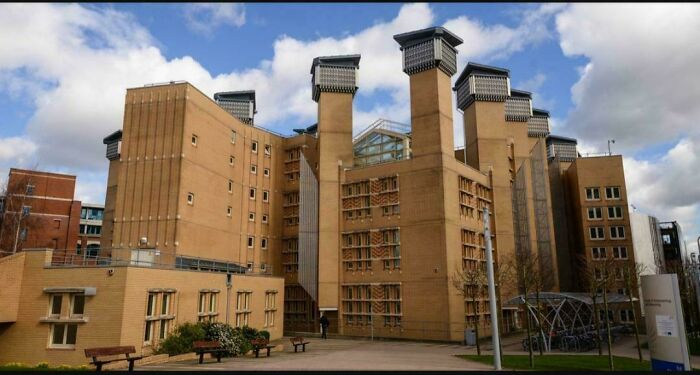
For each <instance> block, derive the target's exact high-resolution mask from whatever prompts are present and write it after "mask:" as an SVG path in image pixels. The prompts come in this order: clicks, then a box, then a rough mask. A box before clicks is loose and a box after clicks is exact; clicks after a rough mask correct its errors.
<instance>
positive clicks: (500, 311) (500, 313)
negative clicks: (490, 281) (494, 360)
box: [496, 291, 505, 363]
mask: <svg viewBox="0 0 700 375" xmlns="http://www.w3.org/2000/svg"><path fill="white" fill-rule="evenodd" d="M499 296H500V291H499V292H498V293H496V308H497V309H498V311H497V315H498V324H499V325H500V327H499V328H500V329H499V331H498V334H499V335H501V336H503V332H505V329H504V326H505V322H504V321H503V308H502V307H501V299H500V298H499ZM498 348H499V349H500V350H499V351H498V352H499V353H500V354H501V363H503V340H500V337H499V340H498Z"/></svg>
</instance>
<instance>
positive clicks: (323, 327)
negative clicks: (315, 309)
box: [320, 313, 330, 339]
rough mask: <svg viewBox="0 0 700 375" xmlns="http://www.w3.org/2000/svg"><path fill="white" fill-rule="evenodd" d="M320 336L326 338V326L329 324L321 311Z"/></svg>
mask: <svg viewBox="0 0 700 375" xmlns="http://www.w3.org/2000/svg"><path fill="white" fill-rule="evenodd" d="M320 322H321V338H323V339H328V326H329V325H330V322H329V321H328V318H326V316H325V315H323V313H321V320H320Z"/></svg>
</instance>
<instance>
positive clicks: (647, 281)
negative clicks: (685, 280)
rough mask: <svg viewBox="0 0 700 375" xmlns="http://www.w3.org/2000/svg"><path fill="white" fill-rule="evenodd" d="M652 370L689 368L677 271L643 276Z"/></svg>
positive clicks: (686, 369)
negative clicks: (675, 272)
mask: <svg viewBox="0 0 700 375" xmlns="http://www.w3.org/2000/svg"><path fill="white" fill-rule="evenodd" d="M642 295H643V296H644V297H643V298H644V311H645V312H646V327H647V337H648V338H649V351H650V353H651V368H652V370H653V371H690V358H689V357H688V343H687V340H686V337H685V323H684V321H683V310H682V307H681V296H680V291H679V290H678V277H677V276H676V274H664V275H645V276H642Z"/></svg>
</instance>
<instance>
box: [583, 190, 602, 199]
mask: <svg viewBox="0 0 700 375" xmlns="http://www.w3.org/2000/svg"><path fill="white" fill-rule="evenodd" d="M599 199H600V189H599V188H597V187H588V188H586V200H587V201H597V200H599Z"/></svg>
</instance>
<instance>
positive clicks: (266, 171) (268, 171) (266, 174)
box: [263, 168, 270, 177]
mask: <svg viewBox="0 0 700 375" xmlns="http://www.w3.org/2000/svg"><path fill="white" fill-rule="evenodd" d="M263 175H264V176H265V177H270V168H265V169H263Z"/></svg>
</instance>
